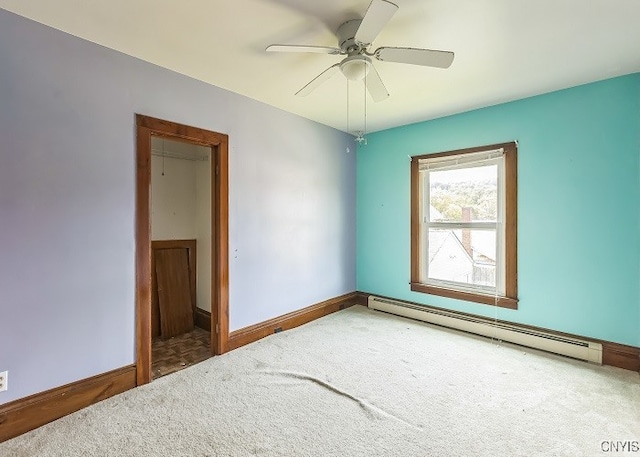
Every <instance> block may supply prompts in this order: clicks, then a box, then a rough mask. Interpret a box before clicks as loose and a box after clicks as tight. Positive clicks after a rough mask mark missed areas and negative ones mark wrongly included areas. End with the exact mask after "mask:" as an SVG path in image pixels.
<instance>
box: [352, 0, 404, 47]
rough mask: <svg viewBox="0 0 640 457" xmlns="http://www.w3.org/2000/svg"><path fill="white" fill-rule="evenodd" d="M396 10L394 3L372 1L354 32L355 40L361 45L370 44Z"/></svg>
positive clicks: (396, 6)
mask: <svg viewBox="0 0 640 457" xmlns="http://www.w3.org/2000/svg"><path fill="white" fill-rule="evenodd" d="M397 10H398V5H396V4H395V3H391V2H388V1H387V0H372V2H371V4H370V5H369V8H368V9H367V12H366V13H365V14H364V17H363V18H362V22H361V23H360V26H359V27H358V30H357V31H356V34H355V37H354V38H355V40H356V41H357V42H358V43H361V44H370V43H372V42H373V40H375V39H376V37H377V36H378V34H379V33H380V31H381V30H382V28H383V27H384V26H385V25H386V24H387V22H389V20H390V19H391V16H393V15H394V13H395V12H396V11H397Z"/></svg>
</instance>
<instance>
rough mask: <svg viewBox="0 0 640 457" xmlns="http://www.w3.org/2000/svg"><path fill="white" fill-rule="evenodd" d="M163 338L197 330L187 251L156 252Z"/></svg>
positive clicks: (165, 250)
mask: <svg viewBox="0 0 640 457" xmlns="http://www.w3.org/2000/svg"><path fill="white" fill-rule="evenodd" d="M155 260H156V278H157V282H158V304H159V307H160V336H161V337H162V338H163V339H167V338H172V337H174V336H177V335H181V334H183V333H186V332H190V331H191V330H193V305H192V303H191V288H190V281H189V256H188V253H187V250H186V249H182V248H179V249H158V250H157V251H155Z"/></svg>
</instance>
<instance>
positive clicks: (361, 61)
mask: <svg viewBox="0 0 640 457" xmlns="http://www.w3.org/2000/svg"><path fill="white" fill-rule="evenodd" d="M370 69H371V59H370V58H369V57H367V56H363V55H355V56H349V57H347V58H346V59H344V60H343V61H342V62H341V63H340V70H341V71H342V74H343V75H344V76H345V78H347V79H348V80H350V81H362V80H363V79H364V78H365V77H366V76H367V73H369V70H370Z"/></svg>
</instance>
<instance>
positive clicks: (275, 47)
mask: <svg viewBox="0 0 640 457" xmlns="http://www.w3.org/2000/svg"><path fill="white" fill-rule="evenodd" d="M266 51H268V52H313V53H315V54H340V49H338V48H331V47H328V46H305V45H297V44H272V45H270V46H267V49H266Z"/></svg>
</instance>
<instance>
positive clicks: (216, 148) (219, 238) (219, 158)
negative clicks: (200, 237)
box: [136, 115, 229, 385]
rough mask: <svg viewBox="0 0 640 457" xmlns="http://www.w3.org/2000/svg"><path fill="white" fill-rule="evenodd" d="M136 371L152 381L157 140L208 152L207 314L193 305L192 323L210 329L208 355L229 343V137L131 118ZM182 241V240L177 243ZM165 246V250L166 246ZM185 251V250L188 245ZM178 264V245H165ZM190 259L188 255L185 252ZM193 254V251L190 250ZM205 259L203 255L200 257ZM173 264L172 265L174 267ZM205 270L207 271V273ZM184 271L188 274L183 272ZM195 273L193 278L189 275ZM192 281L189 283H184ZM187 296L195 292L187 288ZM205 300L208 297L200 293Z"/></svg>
mask: <svg viewBox="0 0 640 457" xmlns="http://www.w3.org/2000/svg"><path fill="white" fill-rule="evenodd" d="M136 127H137V154H136V158H137V160H136V372H137V384H138V385H141V384H146V383H148V382H150V381H151V379H152V376H153V372H152V337H153V334H154V331H156V330H155V329H156V325H157V322H155V321H154V319H155V320H157V316H154V314H153V312H152V311H153V306H154V298H156V297H155V296H154V290H156V289H155V287H154V283H153V281H154V279H155V278H154V277H153V276H154V275H153V274H152V273H153V272H154V270H155V266H154V263H153V260H155V259H154V258H153V255H152V253H153V252H154V251H153V250H152V233H151V206H150V203H151V173H152V160H151V158H152V142H156V143H157V140H158V139H161V140H166V141H172V142H178V143H183V144H184V143H186V144H188V145H194V146H196V147H200V148H201V149H202V148H208V150H210V172H209V173H210V182H211V185H210V193H211V195H210V201H211V205H210V206H211V217H210V227H211V243H210V251H208V252H206V253H205V254H210V265H208V264H207V268H203V270H204V271H206V270H210V272H208V273H207V279H209V276H210V286H208V287H210V302H211V305H210V309H211V311H210V315H208V314H207V313H206V311H202V310H198V309H196V308H195V302H194V303H193V304H194V317H195V318H194V320H195V321H197V320H198V319H199V320H200V324H201V325H200V326H203V325H202V323H203V322H202V321H203V319H207V320H208V322H204V324H207V326H209V327H210V329H211V338H210V340H211V342H210V348H209V350H210V354H211V355H218V354H223V353H225V352H227V351H228V338H229V294H228V290H229V275H228V137H227V135H224V134H221V133H216V132H211V131H208V130H203V129H199V128H195V127H190V126H186V125H182V124H177V123H174V122H169V121H164V120H160V119H155V118H151V117H148V116H143V115H136ZM182 241H185V240H182ZM165 247H166V246H165ZM187 247H188V246H187ZM169 248H171V250H172V251H174V252H173V253H172V254H177V257H176V256H174V255H172V256H171V257H172V258H173V257H175V258H178V259H180V258H181V257H180V255H182V254H181V253H180V252H178V251H180V250H181V248H182V246H173V247H172V246H169ZM185 252H186V254H184V255H183V257H184V258H185V259H189V254H188V253H189V251H188V250H186V251H185ZM192 252H194V251H193V250H192ZM205 257H206V256H205ZM173 261H174V260H172V262H173ZM209 267H210V268H209ZM185 271H188V270H185ZM194 274H195V273H194ZM189 282H191V280H189ZM191 292H195V290H194V289H191ZM205 295H207V294H205Z"/></svg>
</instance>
